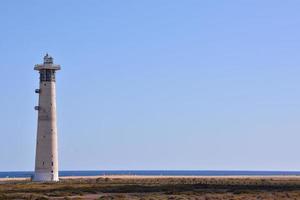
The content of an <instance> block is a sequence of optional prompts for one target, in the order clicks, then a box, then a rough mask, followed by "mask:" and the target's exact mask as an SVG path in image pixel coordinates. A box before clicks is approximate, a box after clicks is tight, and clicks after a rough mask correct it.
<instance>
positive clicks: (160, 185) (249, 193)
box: [0, 177, 300, 200]
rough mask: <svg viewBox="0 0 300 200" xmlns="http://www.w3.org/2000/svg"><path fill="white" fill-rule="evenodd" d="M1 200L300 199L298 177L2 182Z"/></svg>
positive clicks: (82, 179) (0, 188)
mask: <svg viewBox="0 0 300 200" xmlns="http://www.w3.org/2000/svg"><path fill="white" fill-rule="evenodd" d="M0 199H31V200H38V199H102V200H106V199H116V200H117V199H143V200H150V199H151V200H156V199H157V200H162V199H170V200H171V199H181V200H185V199H198V200H222V199H231V200H242V199H245V200H246V199H247V200H248V199H266V200H269V199H270V200H271V199H279V200H281V199H300V178H298V177H227V178H226V177H177V178H176V177H97V178H74V179H62V180H61V181H60V182H57V183H35V182H30V181H29V180H23V181H15V180H9V181H7V180H6V181H0Z"/></svg>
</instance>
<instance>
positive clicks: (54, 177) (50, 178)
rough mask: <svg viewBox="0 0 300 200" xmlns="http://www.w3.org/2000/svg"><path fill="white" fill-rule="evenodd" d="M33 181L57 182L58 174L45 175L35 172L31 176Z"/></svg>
mask: <svg viewBox="0 0 300 200" xmlns="http://www.w3.org/2000/svg"><path fill="white" fill-rule="evenodd" d="M32 180H33V181H36V182H57V181H59V179H58V173H56V174H54V173H47V172H46V173H45V172H35V173H34V176H33V179H32Z"/></svg>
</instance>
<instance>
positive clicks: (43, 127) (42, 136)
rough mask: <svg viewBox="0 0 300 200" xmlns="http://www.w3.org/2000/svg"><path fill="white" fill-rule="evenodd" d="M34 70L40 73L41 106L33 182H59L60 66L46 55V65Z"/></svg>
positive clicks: (39, 92) (37, 90) (39, 107)
mask: <svg viewBox="0 0 300 200" xmlns="http://www.w3.org/2000/svg"><path fill="white" fill-rule="evenodd" d="M34 70H37V71H39V74H40V84H39V85H40V87H39V89H36V90H35V93H37V94H38V95H39V104H38V106H35V110H37V112H38V124H37V137H36V154H35V172H34V176H33V181H58V155H57V154H58V149H57V124H56V123H57V122H56V88H55V86H56V84H55V83H56V80H55V73H56V71H57V70H60V65H55V64H54V63H53V58H52V57H51V56H49V55H48V54H46V55H45V56H44V63H43V64H37V65H35V67H34Z"/></svg>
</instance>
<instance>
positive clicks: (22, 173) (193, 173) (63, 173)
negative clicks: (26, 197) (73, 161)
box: [0, 170, 300, 178]
mask: <svg viewBox="0 0 300 200" xmlns="http://www.w3.org/2000/svg"><path fill="white" fill-rule="evenodd" d="M33 173H34V172H32V171H14V172H0V178H26V177H31V176H32V175H33ZM103 175H142V176H300V171H209V170H206V171H205V170H203V171H202V170H100V171H96V170H95V171H93V170H91V171H60V172H59V176H103Z"/></svg>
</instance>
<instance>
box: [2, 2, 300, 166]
mask: <svg viewBox="0 0 300 200" xmlns="http://www.w3.org/2000/svg"><path fill="white" fill-rule="evenodd" d="M299 9H300V1H297V0H286V1H282V0H264V1H261V0H231V1H228V0H209V1H200V0H184V1H183V0H165V1H161V0H148V1H147V0H143V1H141V0H127V1H124V0H102V1H99V0H93V1H92V0H85V1H71V0H69V1H67V0H66V1H60V0H53V1H43V0H27V1H17V0H2V1H1V2H0V25H1V29H0V30H1V31H0V55H1V56H0V73H1V79H0V90H1V98H0V102H1V104H0V106H1V107H0V122H1V123H0V136H1V140H0V171H5V170H33V168H34V154H35V138H36V122H37V113H36V112H35V111H34V109H33V107H34V106H35V105H36V104H37V101H38V99H37V95H36V94H35V93H34V89H36V88H37V87H38V73H37V72H35V71H33V66H34V64H37V63H41V62H42V57H43V55H44V54H45V53H46V52H48V53H49V54H51V55H52V56H53V57H54V58H55V62H56V63H57V64H61V65H62V70H61V71H59V72H58V74H57V93H58V96H57V106H58V119H59V121H58V126H59V160H60V163H59V164H60V169H61V170H79V169H81V170H88V169H95V170H101V169H198V170H216V169H219V170H229V169H232V170H300V157H299V152H300V145H299V142H300V123H299V122H300V121H299V120H300V91H299V86H300V78H299V77H300V56H299V55H300V13H299Z"/></svg>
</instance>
